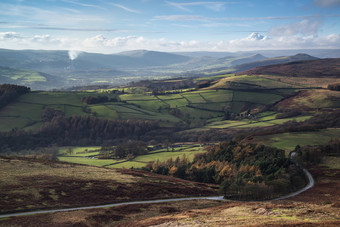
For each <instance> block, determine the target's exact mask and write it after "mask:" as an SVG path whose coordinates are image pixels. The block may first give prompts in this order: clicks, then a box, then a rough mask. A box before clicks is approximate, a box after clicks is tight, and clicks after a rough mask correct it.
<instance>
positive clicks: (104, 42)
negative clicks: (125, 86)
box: [0, 0, 340, 54]
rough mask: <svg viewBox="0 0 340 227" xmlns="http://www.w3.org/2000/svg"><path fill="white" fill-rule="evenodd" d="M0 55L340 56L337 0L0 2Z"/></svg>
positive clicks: (44, 0) (21, 0)
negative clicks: (311, 52)
mask: <svg viewBox="0 0 340 227" xmlns="http://www.w3.org/2000/svg"><path fill="white" fill-rule="evenodd" d="M0 48H5V49H44V50H71V51H87V52H95V53H106V54H111V53H118V52H122V51H129V50H140V49H145V50H155V51H168V52H179V51H180V52H183V51H224V52H226V51H230V52H235V51H247V50H264V49H266V50H268V49H271V50H276V49H340V0H241V1H237V0H230V1H219V0H212V1H209V0H190V1H184V0H166V1H165V0H111V1H110V0H91V1H90V0H1V1H0Z"/></svg>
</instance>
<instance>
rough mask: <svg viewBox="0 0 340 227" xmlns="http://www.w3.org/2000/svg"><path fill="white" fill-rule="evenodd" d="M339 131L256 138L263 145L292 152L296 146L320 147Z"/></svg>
mask: <svg viewBox="0 0 340 227" xmlns="http://www.w3.org/2000/svg"><path fill="white" fill-rule="evenodd" d="M339 135H340V129H336V128H334V129H323V130H319V131H313V132H290V133H282V134H274V135H268V136H259V137H257V140H258V141H261V142H263V143H264V144H265V145H269V146H274V147H277V148H280V149H284V150H286V151H291V150H294V148H295V147H296V145H300V146H304V145H322V144H326V143H327V142H328V141H329V140H331V139H332V138H336V137H339Z"/></svg>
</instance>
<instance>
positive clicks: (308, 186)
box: [0, 152, 314, 218]
mask: <svg viewBox="0 0 340 227" xmlns="http://www.w3.org/2000/svg"><path fill="white" fill-rule="evenodd" d="M294 156H295V152H292V153H291V154H290V158H291V159H292V160H293V157H294ZM293 161H294V160H293ZM295 164H296V165H297V166H299V164H298V163H297V162H295ZM301 168H302V170H303V172H304V173H305V174H306V176H307V177H308V181H309V182H308V184H307V185H306V186H305V187H304V188H302V189H300V190H299V191H297V192H294V193H291V194H289V195H285V196H281V197H279V198H275V199H272V200H269V201H275V200H282V199H287V198H290V197H293V196H296V195H298V194H300V193H302V192H304V191H307V190H308V189H310V188H311V187H313V186H314V179H313V176H312V175H311V174H310V172H308V170H306V169H305V168H303V167H301ZM198 199H199V200H202V199H206V200H223V201H231V200H227V199H224V198H223V196H210V197H209V196H208V197H188V198H175V199H159V200H146V201H132V202H122V203H111V204H105V205H96V206H84V207H75V208H62V209H53V210H38V211H28V212H21V213H11V214H2V215H0V218H9V217H17V216H24V215H34V214H46V213H53V212H65V211H76V210H86V209H95V208H108V207H117V206H123V205H135V204H150V203H165V202H178V201H187V200H198Z"/></svg>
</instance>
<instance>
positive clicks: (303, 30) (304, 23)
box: [269, 19, 322, 36]
mask: <svg viewBox="0 0 340 227" xmlns="http://www.w3.org/2000/svg"><path fill="white" fill-rule="evenodd" d="M321 25H322V22H321V20H317V19H304V20H301V21H299V22H297V23H291V24H286V25H282V26H277V27H272V28H271V29H270V31H269V34H270V35H272V36H291V35H297V34H303V35H311V34H317V32H318V30H319V28H320V26H321Z"/></svg>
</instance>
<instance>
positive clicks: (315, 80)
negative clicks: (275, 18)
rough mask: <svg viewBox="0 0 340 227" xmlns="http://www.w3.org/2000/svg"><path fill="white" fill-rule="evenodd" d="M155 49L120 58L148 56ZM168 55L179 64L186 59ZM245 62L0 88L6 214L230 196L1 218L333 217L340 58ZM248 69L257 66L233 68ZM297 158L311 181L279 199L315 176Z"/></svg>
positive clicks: (120, 221) (307, 220) (50, 221)
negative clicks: (64, 86)
mask: <svg viewBox="0 0 340 227" xmlns="http://www.w3.org/2000/svg"><path fill="white" fill-rule="evenodd" d="M30 54H32V53H30ZM59 54H60V55H59V57H60V58H62V56H63V54H65V53H62V52H59ZM152 54H156V53H148V52H142V53H140V52H138V54H137V52H133V53H131V52H130V53H125V56H128V57H129V58H131V55H135V56H134V58H138V59H139V61H141V56H143V57H145V55H146V56H148V57H150V55H151V56H152ZM158 54H159V53H158ZM37 56H38V55H37ZM52 56H53V55H52ZM158 56H159V55H158ZM181 56H182V55H181ZM64 57H65V56H64ZM66 57H67V56H66ZM83 57H86V54H84V56H83ZM111 57H112V56H111ZM115 57H117V56H115ZM171 57H172V58H171V59H172V61H173V62H172V64H173V65H176V64H177V63H178V62H175V61H179V60H178V59H179V58H177V57H176V56H175V55H171ZM88 58H89V57H88ZM187 58H189V57H188V56H187ZM187 58H185V60H191V61H193V60H192V59H187ZM37 59H39V58H38V57H37ZM80 59H81V58H80ZM180 59H182V60H183V59H184V58H180ZM246 59H247V60H246ZM246 59H245V58H244V57H243V58H242V60H241V58H237V59H235V57H234V58H233V61H236V63H235V62H234V63H232V61H230V59H229V64H230V65H228V66H229V68H228V67H225V68H223V67H221V65H219V64H222V60H221V58H219V61H217V63H216V64H212V65H213V67H211V68H209V69H206V68H205V71H204V73H201V74H200V76H195V77H193V76H190V77H184V76H183V77H178V75H177V74H176V76H177V77H170V78H166V79H157V80H156V79H148V78H144V79H143V80H140V81H134V82H130V83H128V84H126V85H121V86H112V85H107V86H102V85H100V86H97V85H96V86H93V85H91V86H78V87H73V88H72V89H71V90H61V89H60V90H53V91H47V90H45V91H42V90H34V89H31V88H29V87H27V86H26V85H10V84H2V85H0V95H1V96H0V126H1V127H0V131H1V132H0V150H1V159H0V161H1V165H0V168H1V169H2V170H1V178H0V179H1V198H2V199H1V204H0V207H1V212H2V213H12V212H21V211H28V210H41V209H51V208H62V207H80V206H87V205H98V204H105V203H114V202H121V201H137V200H152V199H159V198H176V197H193V196H203V195H204V196H206V195H218V194H220V195H224V196H225V198H228V199H232V200H231V201H230V200H226V201H205V200H202V201H201V200H200V201H182V202H167V203H160V204H140V205H126V206H122V207H118V208H117V207H111V208H106V209H104V208H101V209H91V210H82V211H72V212H58V213H50V214H39V215H33V216H22V217H12V218H3V219H1V220H0V225H3V226H6V225H7V226H8V225H11V226H21V225H25V226H34V225H35V224H37V223H45V224H46V225H55V226H67V225H75V224H77V225H81V226H92V225H116V226H119V225H121V226H150V225H157V224H159V225H161V224H163V225H165V224H168V225H174V226H176V225H185V224H186V225H190V224H191V225H198V226H199V225H208V226H214V225H228V224H229V225H235V224H237V225H242V224H245V225H246V224H248V223H249V220H250V219H251V220H253V221H254V225H263V224H273V225H286V224H291V225H307V224H308V225H319V224H322V225H325V226H331V225H334V226H336V225H338V224H339V222H340V221H339V218H340V217H339V203H340V196H339V192H338V191H337V188H338V187H339V183H340V182H339V169H340V167H339V165H338V164H339V153H340V149H339V146H340V143H339V139H338V138H339V135H340V131H339V126H340V110H339V108H340V101H339V100H340V93H339V90H340V89H339V87H340V85H339V84H340V79H339V77H340V67H339V65H340V63H339V62H340V60H339V59H338V58H332V59H317V58H313V57H311V56H306V55H298V56H295V57H285V58H283V57H280V58H279V59H281V60H283V62H282V61H281V60H280V61H278V58H276V59H275V58H271V59H267V58H263V57H261V56H259V55H257V56H255V57H253V58H251V59H252V60H251V61H254V62H256V63H254V62H251V61H250V60H249V57H248V58H246ZM287 59H288V60H287ZM33 60H34V59H33ZM196 60H197V59H196ZM224 60H225V59H224ZM214 61H216V59H215V60H214ZM8 62H10V61H8ZM225 62H226V61H224V63H223V64H225ZM259 62H262V63H261V64H259ZM263 62H264V63H263ZM31 63H32V62H30V64H31ZM278 63H282V64H278ZM8 64H10V63H8ZM25 64H28V63H27V62H26V63H25ZM74 64H75V63H74ZM162 64H163V65H162ZM233 64H234V65H233ZM237 64H238V65H237ZM161 66H162V67H163V66H165V63H162V62H160V63H159V65H158V66H157V67H161ZM230 66H231V67H234V69H233V71H232V73H231V70H230ZM241 66H242V67H241ZM254 66H256V67H257V66H261V67H257V68H255V69H251V70H249V71H242V72H241V71H239V70H238V69H244V70H246V69H247V70H248V69H249V67H254ZM6 67H8V66H6ZM11 67H14V66H12V65H11ZM15 67H16V68H17V69H15V70H14V69H12V68H6V70H7V71H6V73H7V74H6V75H11V80H13V74H17V75H18V78H26V79H27V80H30V78H31V79H32V78H33V79H35V78H38V77H39V76H41V75H40V74H36V73H33V71H34V69H33V68H29V69H25V70H33V71H25V70H23V69H20V68H18V67H19V66H18V65H17V66H15ZM56 68H57V67H56ZM227 68H228V69H227ZM3 70H5V69H3ZM153 70H155V71H156V68H153ZM202 70H203V69H202ZM8 71H10V73H8ZM202 72H203V71H202ZM226 72H227V73H226ZM23 74H25V75H26V76H27V75H30V77H29V78H27V77H23V76H22V75H23ZM7 78H9V77H7ZM44 78H48V77H44ZM51 78H57V77H53V76H51ZM33 79H32V80H33ZM38 79H39V80H40V82H41V81H42V82H44V81H43V79H41V78H40V77H39V78H38ZM9 82H11V81H9ZM6 83H7V82H6ZM35 85H37V83H35ZM45 85H46V84H45ZM293 151H294V152H295V154H296V156H295V157H294V159H293V160H292V159H291V158H290V155H289V154H290V153H291V152H293ZM296 162H297V163H299V165H296V164H295V163H296ZM299 166H303V167H304V168H307V169H308V170H309V171H310V172H311V174H312V175H313V177H314V178H315V180H316V183H315V186H314V187H313V188H312V189H309V190H308V191H306V192H303V193H301V194H300V195H298V196H294V197H291V198H289V199H286V200H282V201H281V200H278V201H275V200H271V199H274V198H277V197H279V196H281V195H287V194H289V193H291V192H293V191H296V190H298V189H300V188H303V187H304V185H306V184H307V183H308V182H307V181H308V179H306V177H305V175H304V173H303V171H302V170H301V167H299ZM263 200H267V201H263Z"/></svg>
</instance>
